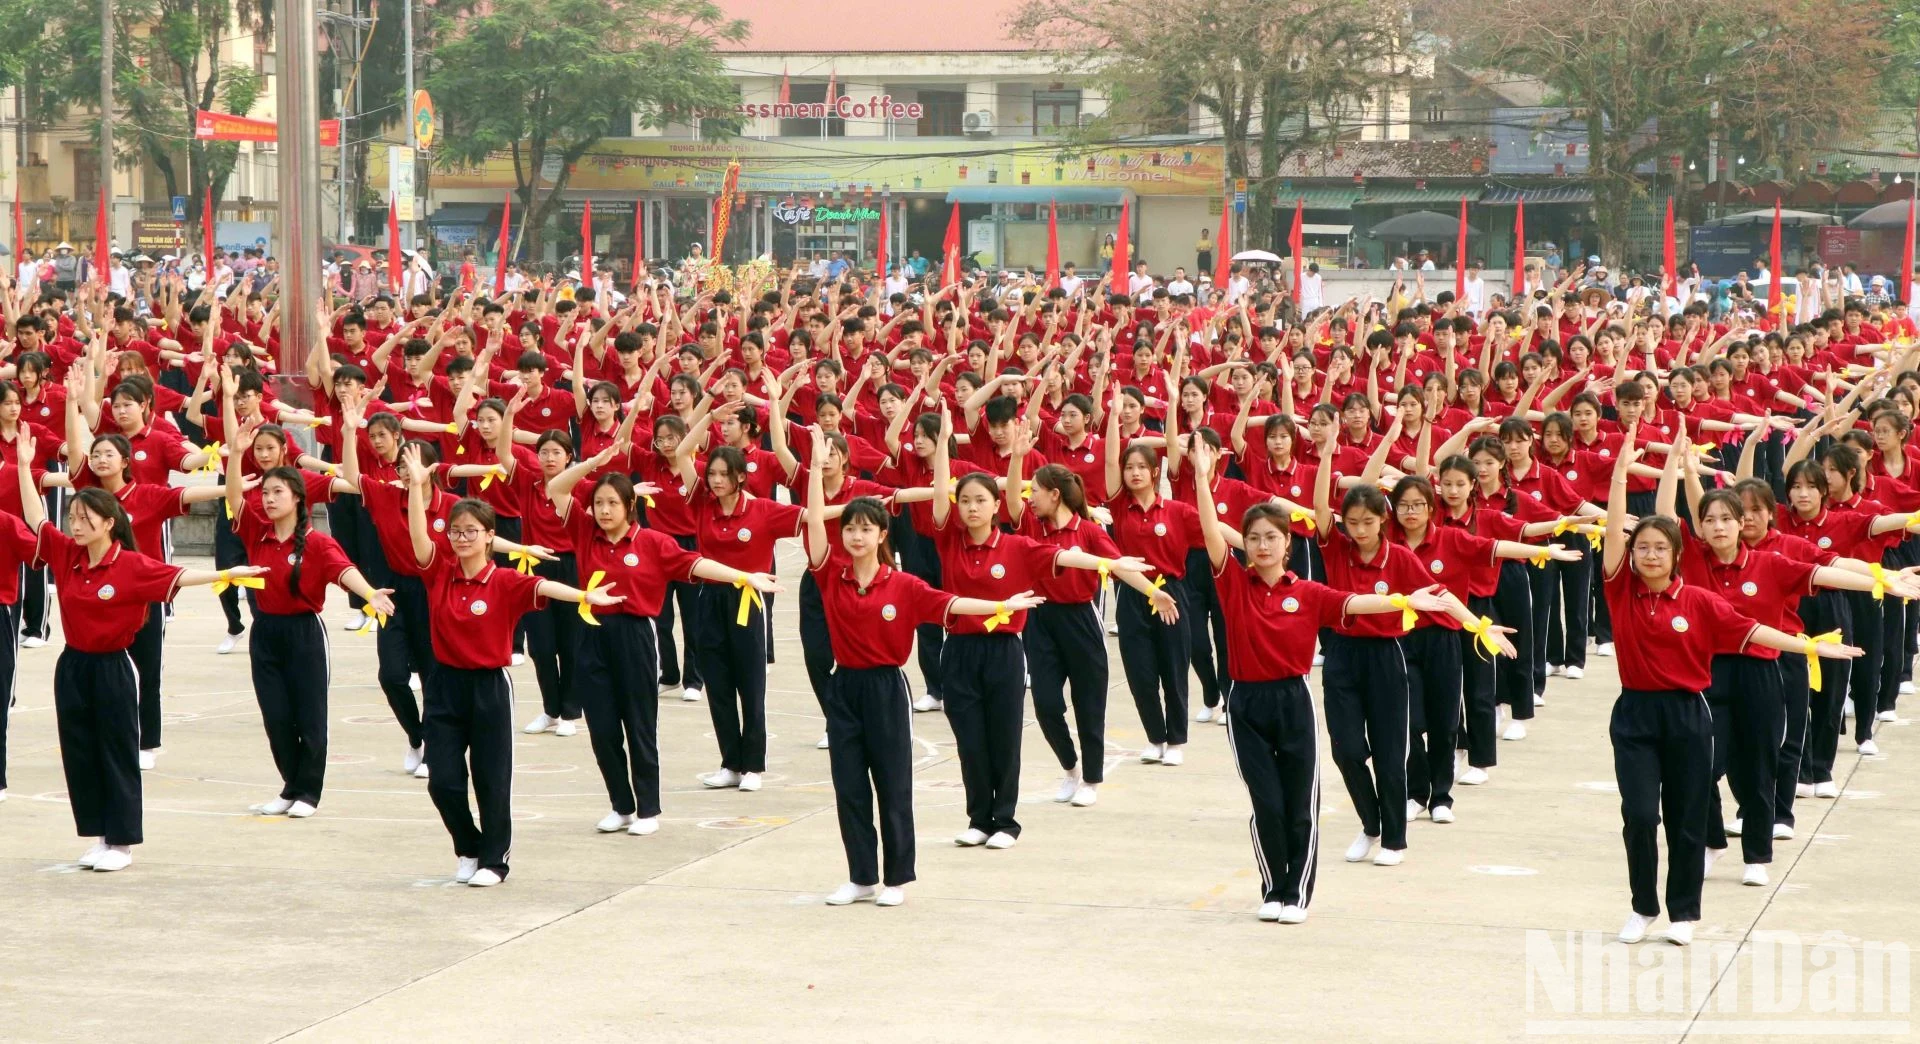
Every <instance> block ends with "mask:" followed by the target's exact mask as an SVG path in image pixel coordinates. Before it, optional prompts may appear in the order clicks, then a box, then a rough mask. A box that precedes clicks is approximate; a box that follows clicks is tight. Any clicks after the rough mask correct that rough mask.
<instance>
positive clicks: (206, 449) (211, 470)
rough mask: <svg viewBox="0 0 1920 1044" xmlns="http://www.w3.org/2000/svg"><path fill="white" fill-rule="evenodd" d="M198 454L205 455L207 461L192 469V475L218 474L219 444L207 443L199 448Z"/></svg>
mask: <svg viewBox="0 0 1920 1044" xmlns="http://www.w3.org/2000/svg"><path fill="white" fill-rule="evenodd" d="M200 452H202V453H204V454H206V455H207V459H206V460H204V461H202V462H201V463H200V466H199V467H197V468H194V469H193V473H194V474H196V475H214V474H218V473H219V471H220V443H218V442H209V443H207V444H206V445H204V446H202V447H200Z"/></svg>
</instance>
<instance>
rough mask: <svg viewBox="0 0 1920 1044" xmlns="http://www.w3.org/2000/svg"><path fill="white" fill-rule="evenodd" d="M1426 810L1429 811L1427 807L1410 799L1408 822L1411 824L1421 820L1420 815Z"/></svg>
mask: <svg viewBox="0 0 1920 1044" xmlns="http://www.w3.org/2000/svg"><path fill="white" fill-rule="evenodd" d="M1426 810H1427V806H1425V805H1423V804H1421V803H1420V802H1418V801H1413V800H1411V799H1409V800H1408V801H1407V822H1409V823H1411V822H1413V821H1414V820H1416V819H1419V818H1420V813H1422V812H1425V811H1426Z"/></svg>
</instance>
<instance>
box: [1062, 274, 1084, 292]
mask: <svg viewBox="0 0 1920 1044" xmlns="http://www.w3.org/2000/svg"><path fill="white" fill-rule="evenodd" d="M1084 282H1086V280H1084V279H1082V278H1080V277H1079V276H1077V275H1063V276H1061V277H1060V289H1062V290H1065V291H1066V292H1067V296H1068V297H1072V296H1073V295H1075V294H1077V293H1079V292H1080V284H1082V283H1084Z"/></svg>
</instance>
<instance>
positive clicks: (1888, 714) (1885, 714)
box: [1873, 710, 1900, 721]
mask: <svg viewBox="0 0 1920 1044" xmlns="http://www.w3.org/2000/svg"><path fill="white" fill-rule="evenodd" d="M1873 720H1874V721H1899V720H1900V715H1898V714H1895V713H1894V712H1892V711H1890V710H1883V711H1881V712H1880V713H1878V714H1876V715H1874V716H1873Z"/></svg>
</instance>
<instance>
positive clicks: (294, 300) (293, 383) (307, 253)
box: [273, 0, 321, 402]
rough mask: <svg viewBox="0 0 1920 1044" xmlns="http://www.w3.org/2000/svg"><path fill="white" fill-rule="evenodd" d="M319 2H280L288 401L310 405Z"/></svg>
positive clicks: (315, 330)
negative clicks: (307, 377)
mask: <svg viewBox="0 0 1920 1044" xmlns="http://www.w3.org/2000/svg"><path fill="white" fill-rule="evenodd" d="M318 24H319V12H318V10H317V5H316V4H315V0H281V3H280V7H279V10H278V11H277V12H276V17H275V18H274V27H273V32H274V46H275V50H277V51H278V52H279V54H280V68H279V73H278V75H277V76H276V77H275V81H276V82H275V84H274V88H275V90H274V97H275V101H276V103H277V104H276V108H277V109H278V111H279V115H280V119H279V122H280V155H279V160H280V162H279V164H278V170H277V171H276V177H277V180H278V185H279V189H280V243H279V245H278V248H277V252H278V253H279V255H280V257H281V259H282V261H283V263H284V268H283V269H282V276H281V286H282V287H283V290H282V291H281V293H282V298H283V301H282V304H283V307H282V308H281V310H280V322H281V339H280V372H281V373H282V374H285V375H288V376H287V377H285V378H283V386H282V388H281V389H280V390H281V391H282V392H285V393H289V394H287V395H283V396H282V397H283V398H289V399H290V400H291V401H295V402H304V401H306V398H305V397H306V394H307V392H306V389H305V388H304V382H303V381H301V380H300V379H299V378H298V376H295V375H298V374H300V373H302V372H303V371H304V370H305V368H306V362H307V354H308V353H309V352H312V351H315V350H318V349H320V319H319V316H318V315H317V314H315V311H314V307H315V305H316V304H318V302H319V295H320V292H321V279H320V56H319V53H318V51H317V49H316V48H315V37H316V35H317V33H316V29H317V26H318Z"/></svg>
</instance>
